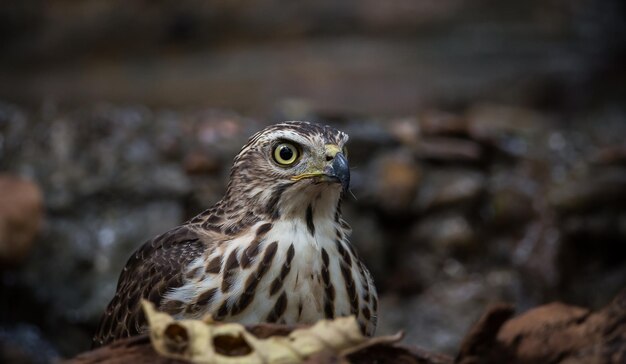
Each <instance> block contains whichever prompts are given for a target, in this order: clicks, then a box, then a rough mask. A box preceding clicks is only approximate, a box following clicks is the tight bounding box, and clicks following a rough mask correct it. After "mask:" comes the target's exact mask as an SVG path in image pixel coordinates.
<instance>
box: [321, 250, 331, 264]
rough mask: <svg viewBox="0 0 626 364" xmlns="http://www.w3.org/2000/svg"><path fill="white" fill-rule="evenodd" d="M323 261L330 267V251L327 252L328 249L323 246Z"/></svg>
mask: <svg viewBox="0 0 626 364" xmlns="http://www.w3.org/2000/svg"><path fill="white" fill-rule="evenodd" d="M322 262H323V263H324V266H326V267H328V264H329V262H330V260H329V258H328V253H327V252H326V249H324V248H322Z"/></svg>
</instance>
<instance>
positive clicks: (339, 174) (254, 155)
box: [227, 121, 350, 215]
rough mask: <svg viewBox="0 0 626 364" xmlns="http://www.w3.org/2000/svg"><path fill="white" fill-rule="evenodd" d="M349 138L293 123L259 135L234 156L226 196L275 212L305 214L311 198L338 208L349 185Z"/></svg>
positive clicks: (331, 131) (314, 125)
mask: <svg viewBox="0 0 626 364" xmlns="http://www.w3.org/2000/svg"><path fill="white" fill-rule="evenodd" d="M347 141H348V135H347V134H345V133H343V132H341V131H339V130H337V129H334V128H332V127H329V126H322V125H318V124H314V123H308V122H302V121H290V122H285V123H280V124H275V125H272V126H269V127H267V128H265V129H263V130H261V131H259V132H258V133H256V134H254V135H253V136H252V137H251V138H250V139H249V141H248V143H247V144H246V145H245V146H244V147H243V148H242V150H241V152H240V153H239V154H238V155H237V157H236V158H235V161H234V164H233V168H232V170H231V177H230V183H229V188H228V193H227V195H231V198H232V195H235V194H236V195H238V196H239V198H241V199H244V200H245V201H248V203H250V204H251V206H250V207H251V208H255V207H256V208H260V209H262V210H263V209H264V210H266V211H267V212H269V213H271V214H278V215H280V214H281V212H282V213H284V212H288V211H292V210H298V209H299V210H303V209H305V208H306V207H307V205H308V204H310V202H311V201H312V200H320V202H319V203H318V205H322V204H324V203H326V204H329V205H332V208H333V209H334V208H336V206H337V205H338V200H340V197H341V195H342V193H343V192H345V191H347V189H348V188H349V186H350V169H349V165H348V160H347V150H346V146H345V144H346V143H347Z"/></svg>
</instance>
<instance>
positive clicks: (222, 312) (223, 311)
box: [213, 300, 228, 321]
mask: <svg viewBox="0 0 626 364" xmlns="http://www.w3.org/2000/svg"><path fill="white" fill-rule="evenodd" d="M227 314H228V301H227V300H224V302H222V305H221V306H220V308H219V309H218V310H217V312H216V313H215V314H214V315H213V319H214V320H215V321H222V320H223V319H224V318H225V317H226V315H227Z"/></svg>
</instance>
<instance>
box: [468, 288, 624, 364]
mask: <svg viewBox="0 0 626 364" xmlns="http://www.w3.org/2000/svg"><path fill="white" fill-rule="evenodd" d="M510 313H511V311H510V308H507V307H506V306H502V305H500V306H496V307H494V308H492V309H491V310H489V311H488V312H487V313H486V314H485V316H483V318H482V319H481V320H479V322H478V323H477V324H476V325H475V326H474V328H473V329H472V330H471V331H470V333H469V335H468V336H467V337H466V339H465V340H464V343H463V345H462V347H461V350H460V352H459V355H458V356H457V359H456V362H457V363H462V364H471V363H511V364H515V363H520V364H521V363H524V364H525V363H569V364H578V363H580V364H583V363H616V364H617V363H624V362H626V290H624V291H622V292H621V293H620V294H619V295H618V296H617V298H615V299H614V300H613V302H612V303H610V304H609V305H608V306H607V307H605V308H603V309H602V310H599V311H597V312H591V311H589V310H587V309H584V308H580V307H575V306H569V305H565V304H562V303H552V304H548V305H544V306H540V307H538V308H535V309H533V310H531V311H528V312H526V313H525V314H523V315H520V316H518V317H515V318H513V319H511V320H508V321H507V319H508V317H509V316H510Z"/></svg>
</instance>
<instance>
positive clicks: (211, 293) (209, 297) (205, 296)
mask: <svg viewBox="0 0 626 364" xmlns="http://www.w3.org/2000/svg"><path fill="white" fill-rule="evenodd" d="M216 293H217V288H211V289H209V290H208V291H205V292H203V293H202V294H201V295H199V296H198V299H196V303H197V304H198V305H201V306H208V305H210V304H211V301H213V298H214V297H215V294H216Z"/></svg>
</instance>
